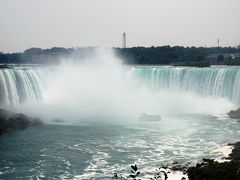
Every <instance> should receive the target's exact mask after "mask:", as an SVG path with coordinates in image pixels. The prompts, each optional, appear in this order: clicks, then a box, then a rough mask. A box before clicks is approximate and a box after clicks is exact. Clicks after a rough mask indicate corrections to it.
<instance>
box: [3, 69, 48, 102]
mask: <svg viewBox="0 0 240 180" xmlns="http://www.w3.org/2000/svg"><path fill="white" fill-rule="evenodd" d="M47 73H48V72H46V71H44V69H35V68H27V69H26V68H12V69H1V70H0V104H2V105H13V106H14V105H19V104H22V103H25V102H34V101H35V102H36V101H38V100H39V99H41V97H42V92H43V89H44V87H45V82H46V78H47V77H46V76H47Z"/></svg>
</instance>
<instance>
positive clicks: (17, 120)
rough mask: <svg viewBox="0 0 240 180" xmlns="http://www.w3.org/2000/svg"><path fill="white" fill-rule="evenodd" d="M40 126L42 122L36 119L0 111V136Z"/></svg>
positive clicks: (3, 110)
mask: <svg viewBox="0 0 240 180" xmlns="http://www.w3.org/2000/svg"><path fill="white" fill-rule="evenodd" d="M42 124H43V122H42V121H41V120H40V119H38V118H32V117H28V116H26V115H24V114H20V113H14V112H11V111H8V110H5V109H0V135H2V134H4V133H7V132H14V131H19V130H24V129H26V128H28V127H33V126H39V125H42Z"/></svg>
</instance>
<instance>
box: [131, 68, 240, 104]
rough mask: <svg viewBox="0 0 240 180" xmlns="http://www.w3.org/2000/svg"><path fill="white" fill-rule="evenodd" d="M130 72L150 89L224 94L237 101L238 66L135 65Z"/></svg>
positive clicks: (239, 86) (239, 92)
mask: <svg viewBox="0 0 240 180" xmlns="http://www.w3.org/2000/svg"><path fill="white" fill-rule="evenodd" d="M131 71H132V72H131V74H132V75H134V76H137V77H140V78H142V79H143V80H144V82H145V83H147V84H148V85H149V86H151V88H152V89H155V90H160V89H166V90H175V91H185V92H186V91H188V92H194V93H197V94H199V95H203V96H216V97H224V98H227V99H229V100H230V101H232V102H234V103H236V104H239V103H240V68H238V67H210V68H192V67H164V66H157V67H136V68H132V69H131Z"/></svg>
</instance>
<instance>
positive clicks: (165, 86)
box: [0, 66, 240, 105]
mask: <svg viewBox="0 0 240 180" xmlns="http://www.w3.org/2000/svg"><path fill="white" fill-rule="evenodd" d="M127 74H128V78H130V79H131V78H137V79H140V80H141V82H142V83H144V84H145V85H147V86H148V87H150V88H151V89H152V90H155V91H157V90H175V91H184V92H194V93H197V94H199V95H203V96H216V97H224V98H227V99H229V100H230V101H231V102H234V103H235V104H239V103H240V90H239V89H240V68H238V67H211V68H192V67H170V66H156V67H150V66H149V67H148V66H142V67H130V68H129V69H128V72H127ZM47 76H51V73H50V72H49V71H47V70H46V69H44V68H20V69H16V68H13V69H1V70H0V104H7V105H18V104H22V103H25V102H36V101H38V100H40V99H41V98H42V93H43V92H44V90H45V88H46V86H47V85H46V82H47V78H48V77H47Z"/></svg>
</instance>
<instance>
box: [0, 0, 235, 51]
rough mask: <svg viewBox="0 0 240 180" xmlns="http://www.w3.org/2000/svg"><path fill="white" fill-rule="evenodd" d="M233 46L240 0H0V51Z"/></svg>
mask: <svg viewBox="0 0 240 180" xmlns="http://www.w3.org/2000/svg"><path fill="white" fill-rule="evenodd" d="M124 31H125V32H126V33H127V46H128V47H132V46H152V45H153V46H157V45H159V46H161V45H183V46H192V45H194V46H204V45H206V46H216V44H217V39H218V38H219V39H220V44H221V45H222V46H236V45H237V44H239V42H240V0H0V51H3V52H13V51H14V52H16V51H23V50H25V49H27V48H30V47H41V48H49V47H53V46H58V47H59V46H61V47H77V46H79V47H81V46H102V47H112V46H114V47H119V46H121V44H122V43H121V35H122V32H124Z"/></svg>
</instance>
